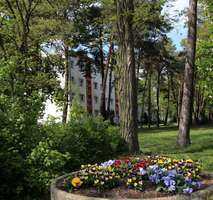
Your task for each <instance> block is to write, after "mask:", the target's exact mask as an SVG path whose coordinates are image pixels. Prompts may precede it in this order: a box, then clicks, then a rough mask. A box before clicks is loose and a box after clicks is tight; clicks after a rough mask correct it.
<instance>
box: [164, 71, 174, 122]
mask: <svg viewBox="0 0 213 200" xmlns="http://www.w3.org/2000/svg"><path fill="white" fill-rule="evenodd" d="M171 82H172V81H171ZM171 82H170V77H169V74H168V88H167V89H168V92H167V96H168V97H167V106H166V115H165V120H164V125H165V126H166V125H167V123H168V117H169V107H170V85H171Z"/></svg>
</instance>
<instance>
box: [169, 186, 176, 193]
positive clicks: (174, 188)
mask: <svg viewBox="0 0 213 200" xmlns="http://www.w3.org/2000/svg"><path fill="white" fill-rule="evenodd" d="M175 190H176V187H175V185H170V186H169V187H168V191H170V192H173V191H175Z"/></svg>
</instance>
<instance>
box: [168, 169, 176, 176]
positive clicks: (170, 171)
mask: <svg viewBox="0 0 213 200" xmlns="http://www.w3.org/2000/svg"><path fill="white" fill-rule="evenodd" d="M176 175H177V171H176V170H175V169H173V170H169V171H168V176H170V177H175V176H176Z"/></svg>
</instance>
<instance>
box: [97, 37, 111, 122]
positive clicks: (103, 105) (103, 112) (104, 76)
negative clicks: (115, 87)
mask: <svg viewBox="0 0 213 200" xmlns="http://www.w3.org/2000/svg"><path fill="white" fill-rule="evenodd" d="M112 51H113V43H112V41H110V47H109V54H108V58H107V63H106V65H105V67H104V63H103V72H102V90H101V105H100V111H101V115H102V116H103V118H104V119H107V112H106V99H105V98H106V86H107V77H108V72H109V65H110V59H111V56H112ZM104 68H105V69H104Z"/></svg>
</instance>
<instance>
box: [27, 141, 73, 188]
mask: <svg viewBox="0 0 213 200" xmlns="http://www.w3.org/2000/svg"><path fill="white" fill-rule="evenodd" d="M69 159H70V156H69V153H64V154H63V153H60V152H59V151H58V150H54V147H53V142H52V141H50V140H49V141H44V142H43V141H41V142H39V144H38V145H37V146H36V147H35V148H34V149H32V152H31V153H30V155H29V156H28V158H27V163H28V164H29V166H28V167H29V177H28V178H29V181H30V183H31V185H30V187H32V188H34V189H35V187H36V188H37V189H38V190H40V191H42V190H47V188H48V187H49V185H50V181H51V180H52V179H53V178H56V177H57V176H58V175H59V174H60V173H63V171H64V166H65V164H66V162H67V161H68V160H69Z"/></svg>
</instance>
